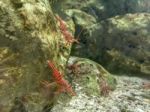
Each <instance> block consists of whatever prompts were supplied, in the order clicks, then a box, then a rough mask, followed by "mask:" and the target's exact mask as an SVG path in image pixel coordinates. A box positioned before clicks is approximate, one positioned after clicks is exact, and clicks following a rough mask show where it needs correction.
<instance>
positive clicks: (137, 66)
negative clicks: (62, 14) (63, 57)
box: [72, 13, 150, 74]
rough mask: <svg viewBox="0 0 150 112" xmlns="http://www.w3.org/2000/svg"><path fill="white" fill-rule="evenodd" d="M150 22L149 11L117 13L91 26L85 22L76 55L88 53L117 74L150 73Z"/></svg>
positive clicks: (87, 54)
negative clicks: (119, 14) (118, 14)
mask: <svg viewBox="0 0 150 112" xmlns="http://www.w3.org/2000/svg"><path fill="white" fill-rule="evenodd" d="M78 18H80V16H79V17H78ZM83 20H84V19H83ZM89 21H90V20H89ZM90 22H91V21H90ZM78 24H79V23H78ZM149 24H150V14H149V13H137V14H126V15H122V16H116V17H113V18H110V19H107V20H104V21H101V22H100V23H97V24H93V25H92V26H91V25H89V27H87V26H88V22H87V25H86V26H85V25H84V26H82V22H81V24H79V25H81V27H83V29H85V30H84V31H83V33H82V36H81V38H80V42H81V43H80V44H78V45H75V46H74V48H73V50H72V54H73V55H76V56H81V57H87V56H88V57H89V58H90V59H93V60H95V61H98V62H99V63H101V64H102V65H103V66H104V67H106V68H107V69H108V70H110V71H111V72H114V73H120V72H126V73H134V74H150V69H149V68H150V66H149V65H150V51H149V49H150V33H149V30H150V27H149Z"/></svg>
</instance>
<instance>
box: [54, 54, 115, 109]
mask: <svg viewBox="0 0 150 112" xmlns="http://www.w3.org/2000/svg"><path fill="white" fill-rule="evenodd" d="M67 75H68V79H69V80H70V82H71V83H72V84H73V85H75V86H74V90H75V92H76V96H74V97H72V99H68V97H65V96H63V97H60V98H59V101H58V102H57V104H56V105H55V106H54V108H53V109H52V112H59V111H60V110H62V111H63V112H66V111H67V112H68V111H70V112H72V111H73V112H75V110H76V111H79V110H80V109H81V110H82V109H85V107H86V103H87V105H89V106H90V107H89V108H90V109H92V108H93V107H92V106H94V101H96V100H95V99H97V98H98V97H102V96H108V95H109V93H111V91H113V90H114V89H115V88H116V79H115V78H114V77H113V76H112V75H111V74H110V73H109V72H107V71H106V70H105V69H104V68H103V67H102V66H101V65H99V64H97V63H96V62H94V61H91V60H89V59H84V58H78V57H71V58H70V59H69V61H68V69H67ZM88 101H91V102H88ZM89 103H90V104H89ZM75 105H76V106H77V109H76V107H73V108H72V106H75ZM69 106H70V107H71V108H72V109H71V110H65V108H68V107H69ZM84 106H85V107H84ZM78 109H79V110H78ZM90 109H89V110H90ZM87 110H88V108H87Z"/></svg>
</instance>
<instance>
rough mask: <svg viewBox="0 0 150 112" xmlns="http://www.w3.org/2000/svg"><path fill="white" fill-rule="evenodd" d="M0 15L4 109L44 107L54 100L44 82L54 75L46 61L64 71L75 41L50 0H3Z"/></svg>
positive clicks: (20, 111) (0, 105)
mask: <svg viewBox="0 0 150 112" xmlns="http://www.w3.org/2000/svg"><path fill="white" fill-rule="evenodd" d="M0 18H1V19H0V111H1V112H9V111H11V112H26V111H28V112H39V111H42V110H43V109H44V108H45V107H46V106H47V105H48V104H49V103H50V102H52V101H53V97H52V98H51V99H50V98H46V97H44V94H43V93H42V89H43V88H42V86H41V83H40V82H41V81H42V80H50V77H51V76H50V72H49V69H48V67H47V63H46V62H47V60H53V62H54V63H55V64H56V66H57V68H58V69H59V70H60V71H61V72H62V73H63V71H64V68H65V64H66V61H67V59H68V57H69V54H70V48H71V45H66V41H65V39H64V38H63V35H62V34H61V32H60V30H59V24H58V22H57V21H56V19H55V15H54V14H53V12H52V10H51V6H50V3H49V1H48V0H42V1H41V0H1V1H0Z"/></svg>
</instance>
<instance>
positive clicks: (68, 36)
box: [56, 16, 79, 44]
mask: <svg viewBox="0 0 150 112" xmlns="http://www.w3.org/2000/svg"><path fill="white" fill-rule="evenodd" d="M56 19H57V20H58V21H59V23H60V26H59V28H60V31H61V33H62V34H63V36H64V38H65V39H66V41H67V42H68V43H69V44H70V43H73V42H76V43H79V42H78V40H77V39H75V38H74V37H73V36H72V34H71V33H70V32H69V31H68V30H67V25H66V23H65V21H64V20H62V19H61V18H60V17H59V16H56Z"/></svg>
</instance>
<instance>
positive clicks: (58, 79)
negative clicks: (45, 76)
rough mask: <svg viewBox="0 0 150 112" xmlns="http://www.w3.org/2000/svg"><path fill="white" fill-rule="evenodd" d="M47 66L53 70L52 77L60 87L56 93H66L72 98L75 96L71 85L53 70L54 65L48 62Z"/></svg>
mask: <svg viewBox="0 0 150 112" xmlns="http://www.w3.org/2000/svg"><path fill="white" fill-rule="evenodd" d="M48 65H49V67H50V68H51V69H52V70H53V77H54V80H55V82H56V83H57V84H58V85H59V86H60V88H59V89H58V92H64V91H67V92H69V93H71V95H73V96H74V95H76V94H75V92H74V91H73V89H72V87H71V85H70V84H69V83H68V82H67V80H65V79H64V78H63V76H62V74H61V73H60V72H59V71H58V70H57V69H56V68H55V66H54V64H53V63H52V62H51V61H48Z"/></svg>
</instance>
